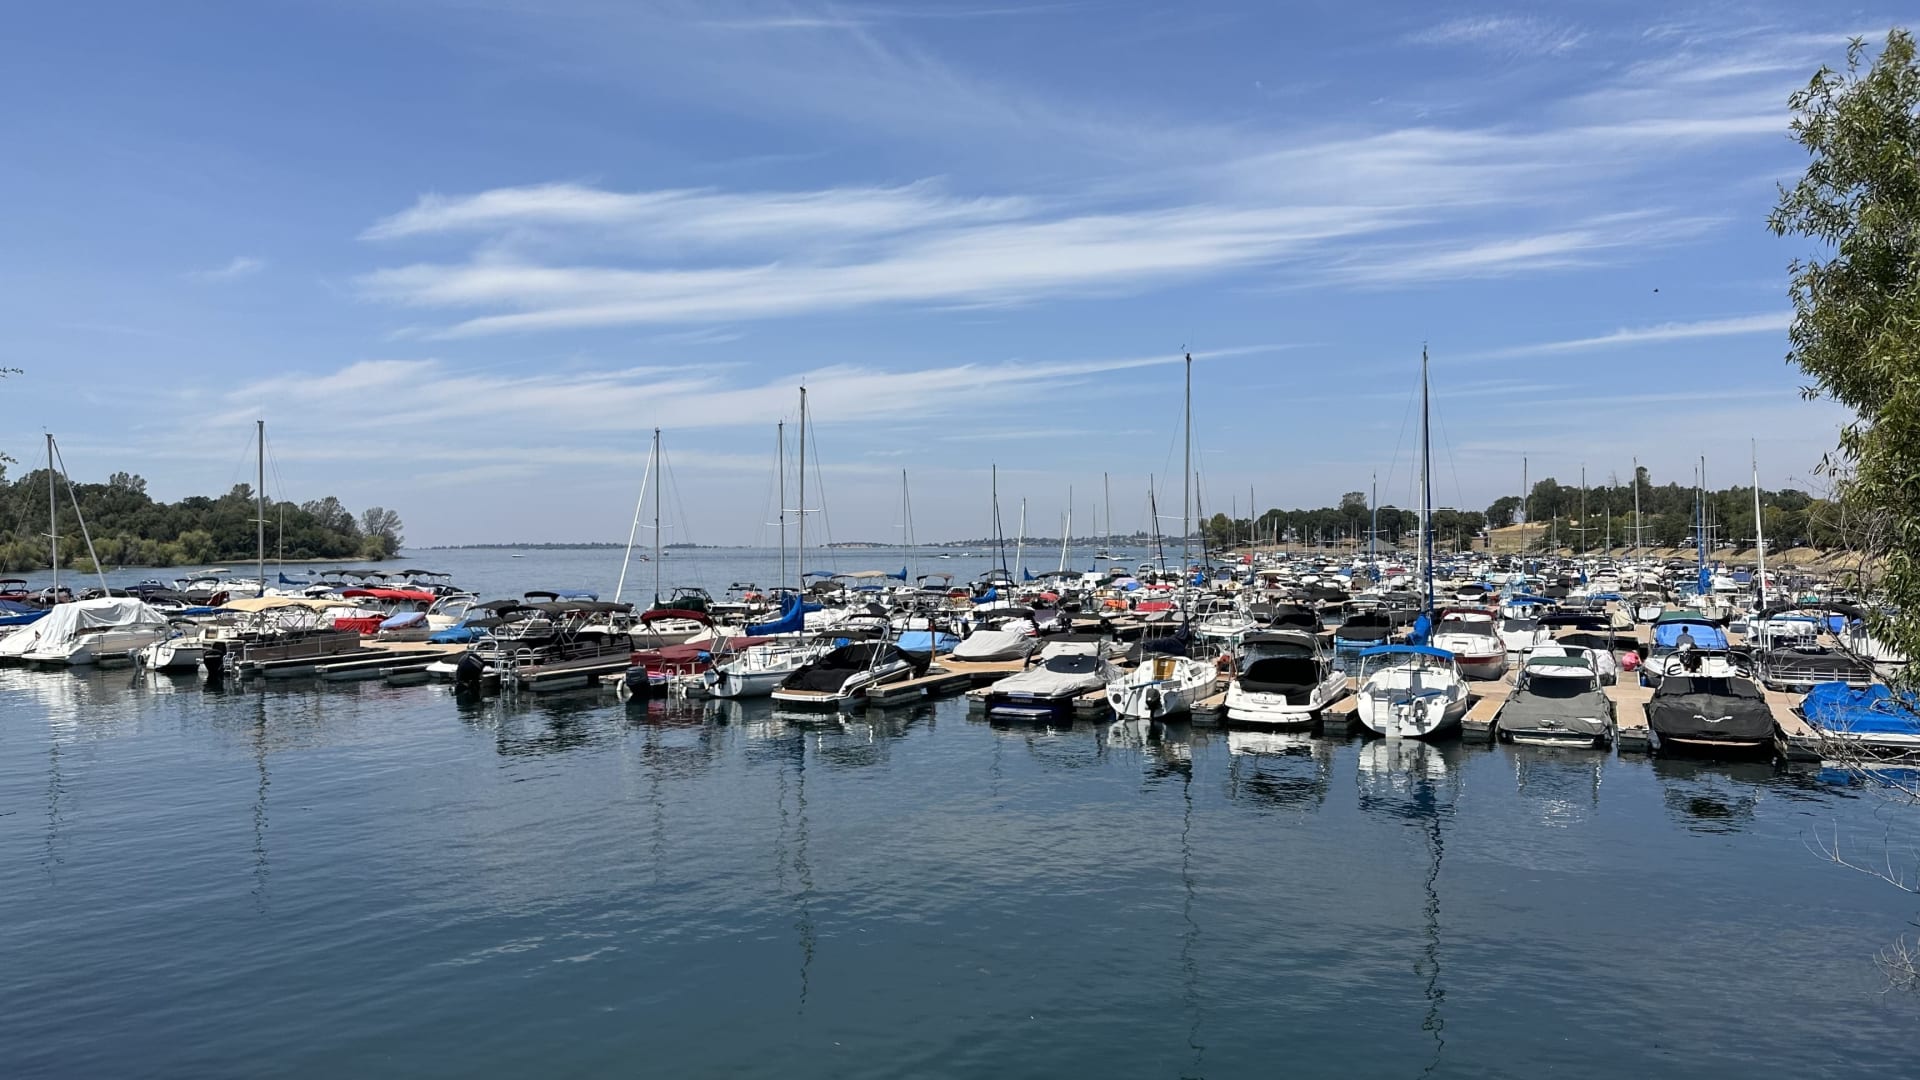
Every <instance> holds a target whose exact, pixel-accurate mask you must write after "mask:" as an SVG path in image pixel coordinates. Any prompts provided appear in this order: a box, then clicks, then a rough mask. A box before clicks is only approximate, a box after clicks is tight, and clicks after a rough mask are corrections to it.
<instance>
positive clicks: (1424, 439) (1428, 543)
mask: <svg viewBox="0 0 1920 1080" xmlns="http://www.w3.org/2000/svg"><path fill="white" fill-rule="evenodd" d="M1430 414H1431V406H1430V403H1429V401H1428V392H1427V347H1426V346H1425V345H1422V346H1421V347H1420V558H1421V562H1422V563H1424V564H1425V567H1424V573H1423V577H1422V580H1423V581H1424V583H1425V589H1426V608H1425V611H1426V614H1427V617H1428V618H1432V617H1433V535H1432V533H1431V531H1430V529H1431V526H1432V523H1433V433H1432V431H1431V430H1430V427H1431V424H1430V419H1431V415H1430Z"/></svg>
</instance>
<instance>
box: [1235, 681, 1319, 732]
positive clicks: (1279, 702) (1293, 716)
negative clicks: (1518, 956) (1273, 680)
mask: <svg viewBox="0 0 1920 1080" xmlns="http://www.w3.org/2000/svg"><path fill="white" fill-rule="evenodd" d="M1346 696H1347V677H1346V675H1345V674H1343V673H1341V672H1338V671H1335V672H1333V673H1332V674H1330V675H1328V676H1327V678H1326V679H1325V680H1323V681H1322V682H1321V683H1320V685H1319V686H1317V687H1315V688H1314V691H1313V694H1312V695H1311V696H1310V697H1309V698H1308V699H1307V701H1306V702H1305V703H1304V704H1300V705H1290V704H1288V703H1287V696H1286V695H1285V694H1262V693H1251V692H1248V691H1245V690H1242V689H1240V684H1239V683H1237V682H1236V683H1233V684H1232V685H1230V686H1228V687H1227V702H1226V704H1227V719H1228V720H1231V721H1233V722H1235V723H1240V724H1263V725H1266V726H1269V727H1305V726H1308V725H1311V724H1313V723H1314V722H1315V721H1316V720H1318V719H1319V717H1320V713H1321V710H1323V709H1325V708H1326V707H1327V706H1329V705H1331V704H1333V703H1334V702H1336V701H1339V700H1340V699H1341V698H1343V697H1346Z"/></svg>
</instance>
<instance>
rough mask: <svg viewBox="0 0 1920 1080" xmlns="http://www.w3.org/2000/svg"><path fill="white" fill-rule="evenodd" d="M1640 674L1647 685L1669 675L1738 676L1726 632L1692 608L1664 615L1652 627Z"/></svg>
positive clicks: (1717, 677)
mask: <svg viewBox="0 0 1920 1080" xmlns="http://www.w3.org/2000/svg"><path fill="white" fill-rule="evenodd" d="M1640 673H1641V681H1642V682H1646V683H1653V682H1657V681H1659V680H1660V679H1664V678H1666V677H1667V676H1669V675H1689V676H1702V677H1706V678H1712V679H1728V678H1733V677H1735V676H1737V675H1739V674H1740V672H1739V670H1738V668H1737V667H1736V666H1735V663H1734V658H1733V652H1732V648H1731V646H1730V645H1729V644H1728V642H1727V632H1726V631H1725V630H1722V629H1721V628H1720V626H1719V624H1718V623H1715V622H1713V621H1712V620H1710V619H1708V618H1707V617H1706V616H1705V615H1703V614H1701V613H1700V612H1699V611H1698V610H1696V609H1691V608H1686V609H1680V610H1676V611H1668V612H1663V613H1662V614H1661V616H1660V618H1659V620H1658V621H1656V622H1655V623H1654V624H1653V645H1652V646H1651V647H1650V648H1649V649H1648V650H1647V658H1646V661H1645V662H1644V663H1642V664H1641V665H1640Z"/></svg>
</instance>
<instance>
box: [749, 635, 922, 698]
mask: <svg viewBox="0 0 1920 1080" xmlns="http://www.w3.org/2000/svg"><path fill="white" fill-rule="evenodd" d="M932 660H933V657H932V656H930V655H929V654H927V653H910V652H904V651H902V650H901V649H900V647H899V646H897V645H895V644H893V643H892V642H890V641H855V642H851V643H849V644H846V645H842V646H840V647H839V648H837V649H834V650H833V651H831V652H828V653H826V654H824V655H822V656H820V657H818V658H816V659H814V660H812V661H810V662H808V663H805V664H802V665H801V666H800V667H798V668H795V669H794V670H793V671H792V672H790V673H789V674H788V675H787V676H786V678H784V679H782V680H781V681H780V685H779V686H778V687H776V688H775V689H774V691H773V700H775V701H781V702H785V703H787V704H789V705H812V706H816V707H825V708H838V707H840V706H842V705H845V704H848V703H850V702H852V701H854V700H855V699H857V698H860V697H862V696H864V695H865V694H866V692H867V691H868V690H870V689H872V688H874V687H876V686H885V685H887V684H889V683H896V682H901V681H904V680H906V679H911V678H915V677H917V676H920V675H924V674H926V671H927V667H928V665H929V664H930V663H931V662H932Z"/></svg>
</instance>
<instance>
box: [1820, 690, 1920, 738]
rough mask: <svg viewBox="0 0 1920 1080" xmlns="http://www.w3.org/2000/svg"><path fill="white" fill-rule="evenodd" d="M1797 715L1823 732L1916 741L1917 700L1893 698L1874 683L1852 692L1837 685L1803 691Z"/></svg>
mask: <svg viewBox="0 0 1920 1080" xmlns="http://www.w3.org/2000/svg"><path fill="white" fill-rule="evenodd" d="M1800 712H1801V713H1802V714H1803V715H1805V716H1806V718H1807V722H1808V723H1810V724H1812V725H1813V726H1814V727H1816V728H1819V729H1820V730H1821V731H1825V732H1833V733H1836V734H1841V733H1844V734H1852V735H1905V736H1908V737H1911V738H1920V698H1916V697H1915V695H1913V694H1912V693H1906V694H1898V695H1896V694H1895V693H1894V692H1893V691H1892V690H1889V689H1888V688H1886V687H1885V686H1880V685H1877V684H1876V685H1874V686H1869V687H1866V688H1865V689H1855V688H1854V687H1851V686H1848V685H1847V684H1846V683H1841V682H1832V683H1821V684H1820V685H1818V686H1816V687H1814V688H1813V689H1811V690H1808V691H1807V697H1806V700H1805V701H1802V702H1801V703H1800Z"/></svg>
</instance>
